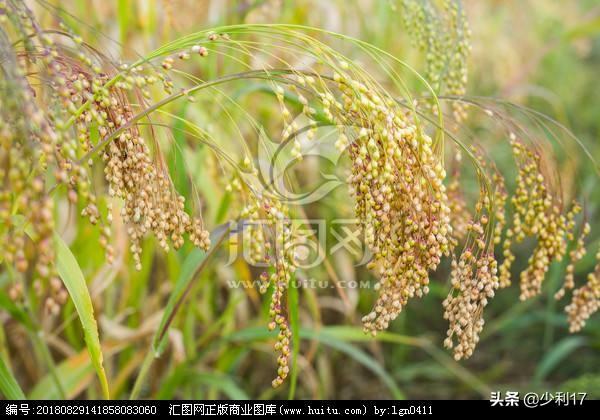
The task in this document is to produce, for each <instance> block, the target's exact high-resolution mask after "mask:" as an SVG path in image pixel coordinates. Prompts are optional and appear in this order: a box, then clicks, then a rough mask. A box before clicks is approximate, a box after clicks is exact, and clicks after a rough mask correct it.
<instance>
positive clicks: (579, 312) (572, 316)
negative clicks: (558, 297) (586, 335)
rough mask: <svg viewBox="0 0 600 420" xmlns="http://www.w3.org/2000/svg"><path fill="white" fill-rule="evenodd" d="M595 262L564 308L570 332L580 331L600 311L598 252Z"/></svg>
mask: <svg viewBox="0 0 600 420" xmlns="http://www.w3.org/2000/svg"><path fill="white" fill-rule="evenodd" d="M596 260H597V261H599V262H598V264H596V267H595V268H594V271H593V272H591V273H589V274H588V276H587V279H586V283H585V284H584V285H583V286H581V287H579V288H578V289H575V290H574V291H573V296H572V298H571V303H569V304H568V305H567V306H566V307H565V312H566V313H567V317H568V320H569V325H570V327H569V330H570V331H571V332H577V331H579V330H581V329H582V328H583V327H584V326H585V322H586V321H587V320H588V318H589V317H590V316H592V315H593V314H594V313H595V312H597V311H598V309H600V252H598V253H597V254H596Z"/></svg>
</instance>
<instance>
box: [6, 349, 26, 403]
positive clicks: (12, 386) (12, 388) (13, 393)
mask: <svg viewBox="0 0 600 420" xmlns="http://www.w3.org/2000/svg"><path fill="white" fill-rule="evenodd" d="M0 391H2V395H3V396H4V398H6V399H9V400H24V399H25V394H23V390H21V387H20V386H19V383H18V382H17V380H16V379H15V377H14V376H13V374H12V372H11V371H10V368H9V367H8V366H7V365H6V363H4V357H3V356H2V355H1V354H0Z"/></svg>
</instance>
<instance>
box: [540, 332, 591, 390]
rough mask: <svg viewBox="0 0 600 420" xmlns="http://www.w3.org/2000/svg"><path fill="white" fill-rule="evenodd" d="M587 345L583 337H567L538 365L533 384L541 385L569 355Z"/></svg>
mask: <svg viewBox="0 0 600 420" xmlns="http://www.w3.org/2000/svg"><path fill="white" fill-rule="evenodd" d="M583 344H585V339H584V338H583V337H577V336H575V337H566V338H564V339H563V340H561V341H559V342H558V343H557V344H556V345H555V346H554V347H552V348H551V349H550V351H548V353H546V354H545V355H544V357H543V358H542V360H541V361H540V363H539V364H538V366H537V368H536V370H535V373H534V375H533V382H534V383H536V384H539V383H541V382H542V381H543V380H544V379H545V378H546V376H548V374H550V372H552V370H553V369H554V368H555V367H557V366H558V364H559V363H560V362H561V361H562V360H563V359H564V358H565V357H567V356H568V355H569V354H571V353H572V352H573V351H575V350H576V349H577V348H578V347H581V346H582V345H583Z"/></svg>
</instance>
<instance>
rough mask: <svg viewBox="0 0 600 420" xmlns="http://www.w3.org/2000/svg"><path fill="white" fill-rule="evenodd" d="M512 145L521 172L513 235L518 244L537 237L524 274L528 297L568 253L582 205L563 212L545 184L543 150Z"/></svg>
mask: <svg viewBox="0 0 600 420" xmlns="http://www.w3.org/2000/svg"><path fill="white" fill-rule="evenodd" d="M511 145H512V148H513V154H514V156H515V161H516V162H517V166H518V169H519V173H518V177H517V189H516V191H515V194H514V195H513V197H512V198H511V202H512V205H513V209H514V215H513V226H512V228H511V232H510V235H511V236H512V237H513V240H514V241H515V242H517V243H518V242H522V241H523V240H524V239H525V238H526V237H529V236H533V237H535V238H536V239H537V245H536V247H535V249H534V251H533V255H532V256H531V257H530V258H529V261H528V267H527V268H526V269H525V271H523V272H521V274H520V280H521V281H520V287H521V295H520V298H521V300H525V299H528V298H531V297H533V296H535V295H537V294H539V293H540V291H541V287H542V282H543V280H544V277H545V275H546V272H547V271H548V268H549V266H550V263H551V262H552V261H554V260H561V259H562V258H563V256H564V255H565V254H566V251H567V241H568V240H569V239H572V238H573V230H574V228H575V220H574V219H575V216H576V215H577V213H579V212H580V211H581V208H580V207H579V206H578V205H577V204H574V205H573V207H572V208H571V209H570V210H569V211H568V212H567V213H566V215H565V214H562V212H561V210H560V206H561V204H560V200H559V199H558V198H556V197H554V196H553V195H552V194H551V192H550V191H549V190H548V188H547V186H546V184H545V179H544V176H543V174H542V171H541V167H540V155H539V153H537V152H535V151H533V150H531V149H530V148H527V147H525V146H524V145H523V143H521V142H519V141H517V140H515V139H512V140H511ZM507 255H508V256H507V260H505V261H512V257H511V256H510V254H509V253H507ZM501 270H503V271H506V272H508V271H509V270H510V263H508V264H506V265H503V266H501ZM501 276H502V278H503V285H506V284H508V279H509V278H510V277H509V275H508V274H501Z"/></svg>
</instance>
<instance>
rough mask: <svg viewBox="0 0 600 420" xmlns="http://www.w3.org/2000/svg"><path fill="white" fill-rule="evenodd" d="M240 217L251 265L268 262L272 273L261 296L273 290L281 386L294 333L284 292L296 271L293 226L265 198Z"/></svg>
mask: <svg viewBox="0 0 600 420" xmlns="http://www.w3.org/2000/svg"><path fill="white" fill-rule="evenodd" d="M241 216H242V217H243V218H244V219H245V228H244V235H246V239H249V240H250V241H249V243H250V244H251V250H250V254H249V255H248V256H249V257H250V262H252V263H254V264H258V263H268V264H269V265H271V267H272V269H271V274H270V275H269V273H267V272H263V273H262V274H261V276H260V280H261V285H260V291H261V293H265V292H266V291H267V289H268V288H269V287H272V295H271V302H270V306H269V317H270V319H271V321H270V322H269V326H268V327H269V330H271V331H272V330H275V329H277V331H278V333H277V340H276V342H275V347H274V348H275V350H276V351H277V353H278V354H279V355H278V357H277V364H278V368H277V377H276V378H275V379H273V382H272V385H273V387H278V386H280V385H281V384H282V383H283V381H284V380H285V378H286V377H287V375H288V373H289V370H290V368H289V358H290V340H291V336H292V333H291V330H290V326H289V322H288V317H287V309H286V306H285V293H286V291H287V289H288V287H289V284H290V281H291V280H292V275H293V273H294V271H295V270H296V262H295V255H294V247H293V246H292V243H293V241H292V235H293V231H292V226H291V222H290V215H289V209H288V207H287V206H286V205H285V204H283V203H281V202H279V201H277V200H275V199H273V198H269V197H266V196H263V197H262V198H257V199H256V200H254V201H253V202H251V203H250V204H248V205H246V206H245V207H244V208H243V209H242V211H241Z"/></svg>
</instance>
